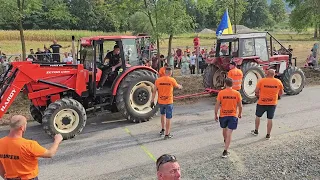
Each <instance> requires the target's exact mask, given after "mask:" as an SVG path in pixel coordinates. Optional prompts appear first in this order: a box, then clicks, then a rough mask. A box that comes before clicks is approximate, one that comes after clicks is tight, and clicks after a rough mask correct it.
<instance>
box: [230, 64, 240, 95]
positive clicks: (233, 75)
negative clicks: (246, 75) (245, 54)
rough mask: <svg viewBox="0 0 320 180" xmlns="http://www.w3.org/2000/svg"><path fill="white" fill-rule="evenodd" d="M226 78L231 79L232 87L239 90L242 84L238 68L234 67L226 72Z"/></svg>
mask: <svg viewBox="0 0 320 180" xmlns="http://www.w3.org/2000/svg"><path fill="white" fill-rule="evenodd" d="M228 78H230V79H232V82H233V86H232V89H235V90H240V89H241V84H242V78H243V73H242V71H241V70H240V69H238V68H234V69H231V70H230V71H229V72H228Z"/></svg>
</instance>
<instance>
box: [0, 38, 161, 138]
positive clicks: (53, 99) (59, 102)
mask: <svg viewBox="0 0 320 180" xmlns="http://www.w3.org/2000/svg"><path fill="white" fill-rule="evenodd" d="M73 40H74V38H73ZM144 40H146V37H138V36H96V37H86V38H81V39H80V40H79V43H80V47H79V48H78V50H77V52H78V53H77V56H78V57H77V58H76V59H77V61H78V63H73V64H67V63H45V62H12V63H11V65H10V67H9V69H8V71H7V72H5V74H4V75H3V78H2V80H1V82H0V83H1V84H0V85H1V86H0V87H1V91H0V97H1V102H0V117H1V118H2V116H3V115H4V114H5V113H6V111H7V110H8V108H9V107H10V105H11V104H12V102H13V101H14V99H15V98H16V97H17V95H18V94H19V92H20V91H21V90H23V92H24V93H25V94H27V96H28V98H29V99H30V101H31V107H30V112H31V115H32V116H33V118H34V120H36V121H37V122H39V123H41V124H42V126H43V129H44V130H45V132H46V133H47V134H49V135H50V136H53V135H55V134H58V133H60V134H61V135H62V136H63V138H64V139H70V138H73V137H75V136H76V135H77V134H79V133H81V131H82V130H83V128H84V127H85V125H86V121H87V115H88V114H90V113H92V114H94V113H98V112H118V111H119V112H120V113H121V114H122V115H123V116H124V117H125V118H126V119H128V120H129V121H131V122H144V121H148V120H149V119H151V118H152V117H153V116H154V115H155V114H156V112H157V109H158V107H155V108H151V97H152V88H153V87H154V83H155V80H156V79H157V77H158V73H157V71H155V70H154V69H152V68H150V67H147V66H143V65H142V57H141V54H139V53H138V50H139V49H138V48H137V47H140V45H139V43H141V41H144ZM115 44H116V45H118V46H119V47H120V58H121V62H122V65H121V68H120V69H119V71H118V72H114V73H111V74H109V75H108V79H107V81H106V83H105V85H104V86H103V87H102V88H97V85H98V83H99V81H100V80H101V75H102V70H101V69H103V67H105V66H108V62H104V57H105V54H106V52H107V50H108V49H109V48H110V49H109V50H110V51H112V50H113V46H114V45H115ZM111 48H112V49H111Z"/></svg>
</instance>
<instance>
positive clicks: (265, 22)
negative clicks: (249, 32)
mask: <svg viewBox="0 0 320 180" xmlns="http://www.w3.org/2000/svg"><path fill="white" fill-rule="evenodd" d="M246 9H247V10H246V12H245V13H244V14H243V17H242V23H243V24H244V25H245V26H247V27H249V28H256V27H272V26H273V25H274V24H275V21H274V20H273V17H272V15H271V14H270V12H269V7H268V4H267V0H248V5H247V7H246Z"/></svg>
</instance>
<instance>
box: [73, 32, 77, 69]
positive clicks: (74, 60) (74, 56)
mask: <svg viewBox="0 0 320 180" xmlns="http://www.w3.org/2000/svg"><path fill="white" fill-rule="evenodd" d="M74 40H75V37H74V36H72V58H73V64H77V59H76V55H75V47H74Z"/></svg>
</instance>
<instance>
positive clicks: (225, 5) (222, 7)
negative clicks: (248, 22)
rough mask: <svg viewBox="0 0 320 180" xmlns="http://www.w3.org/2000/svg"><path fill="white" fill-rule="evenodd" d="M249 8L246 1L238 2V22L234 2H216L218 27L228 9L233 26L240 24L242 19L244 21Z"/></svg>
mask: <svg viewBox="0 0 320 180" xmlns="http://www.w3.org/2000/svg"><path fill="white" fill-rule="evenodd" d="M249 1H250V0H249ZM247 6H248V2H247V1H246V0H237V1H236V21H234V0H216V14H215V15H216V19H217V24H216V26H218V25H219V23H220V21H221V18H222V16H223V14H224V12H225V11H226V9H228V13H229V17H230V21H231V24H232V25H235V24H239V22H240V21H241V19H243V16H244V13H245V12H246V8H247Z"/></svg>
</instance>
